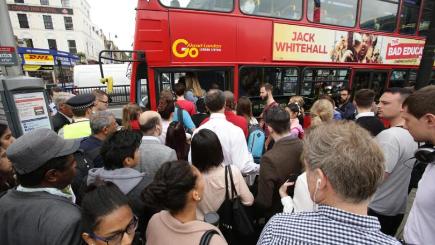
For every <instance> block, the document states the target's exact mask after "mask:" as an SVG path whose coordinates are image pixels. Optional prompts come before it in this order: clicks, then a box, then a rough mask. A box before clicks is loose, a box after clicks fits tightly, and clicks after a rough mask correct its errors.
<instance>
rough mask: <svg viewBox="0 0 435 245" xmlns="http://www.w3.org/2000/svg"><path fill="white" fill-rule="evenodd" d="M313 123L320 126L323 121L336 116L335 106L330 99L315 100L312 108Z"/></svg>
mask: <svg viewBox="0 0 435 245" xmlns="http://www.w3.org/2000/svg"><path fill="white" fill-rule="evenodd" d="M310 114H311V125H312V126H318V125H320V124H322V123H323V122H328V121H331V120H332V118H333V117H334V107H333V106H332V103H331V102H330V101H329V100H326V99H320V100H317V101H316V102H314V104H313V106H311V109H310Z"/></svg>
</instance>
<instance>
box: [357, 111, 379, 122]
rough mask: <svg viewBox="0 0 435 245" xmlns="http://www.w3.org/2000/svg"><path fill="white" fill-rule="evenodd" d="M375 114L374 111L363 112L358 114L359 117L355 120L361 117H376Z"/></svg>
mask: <svg viewBox="0 0 435 245" xmlns="http://www.w3.org/2000/svg"><path fill="white" fill-rule="evenodd" d="M374 116H375V113H374V112H372V111H368V112H361V113H358V115H356V116H355V120H356V119H358V118H360V117H374Z"/></svg>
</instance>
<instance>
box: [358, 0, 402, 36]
mask: <svg viewBox="0 0 435 245" xmlns="http://www.w3.org/2000/svg"><path fill="white" fill-rule="evenodd" d="M398 9H399V0H363V1H362V11H361V20H360V25H361V28H363V29H369V30H376V31H388V32H393V31H394V30H395V29H396V18H397V10H398Z"/></svg>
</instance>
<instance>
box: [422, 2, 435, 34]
mask: <svg viewBox="0 0 435 245" xmlns="http://www.w3.org/2000/svg"><path fill="white" fill-rule="evenodd" d="M434 5H435V2H434V1H424V5H423V11H422V14H421V19H420V25H419V27H418V30H419V34H420V35H421V36H426V35H427V34H428V32H429V25H430V22H431V19H432V9H433V8H434Z"/></svg>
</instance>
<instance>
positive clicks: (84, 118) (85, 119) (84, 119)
mask: <svg viewBox="0 0 435 245" xmlns="http://www.w3.org/2000/svg"><path fill="white" fill-rule="evenodd" d="M73 121H74V122H84V121H89V118H86V117H81V118H73Z"/></svg>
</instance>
